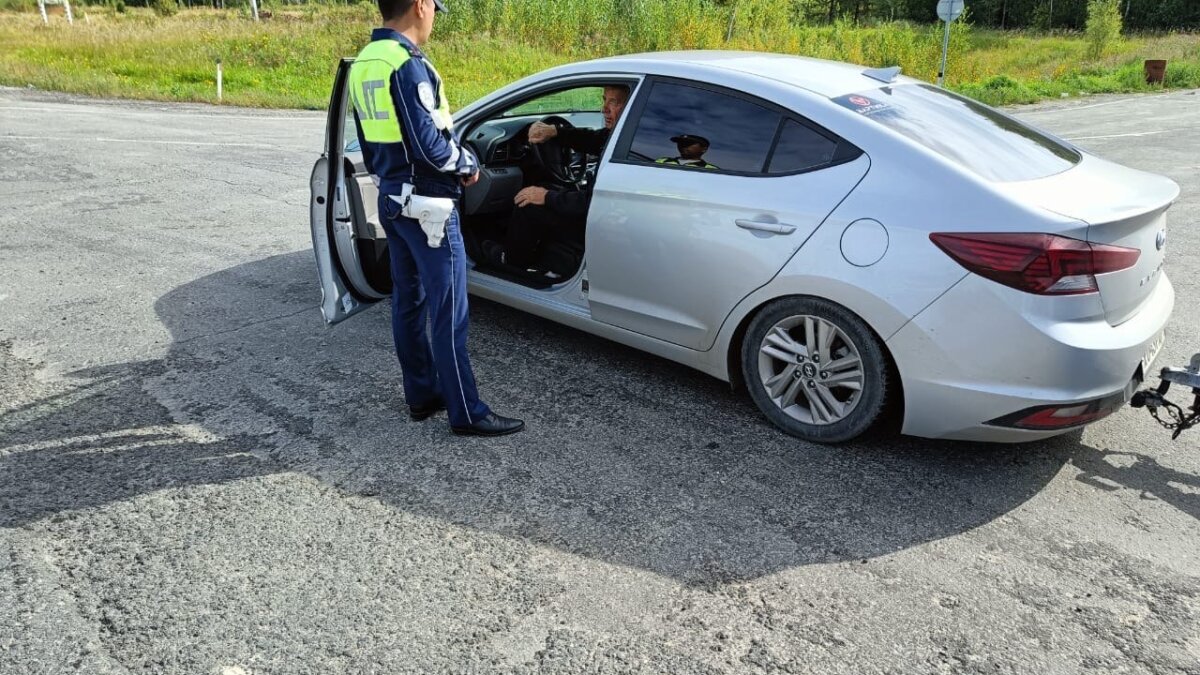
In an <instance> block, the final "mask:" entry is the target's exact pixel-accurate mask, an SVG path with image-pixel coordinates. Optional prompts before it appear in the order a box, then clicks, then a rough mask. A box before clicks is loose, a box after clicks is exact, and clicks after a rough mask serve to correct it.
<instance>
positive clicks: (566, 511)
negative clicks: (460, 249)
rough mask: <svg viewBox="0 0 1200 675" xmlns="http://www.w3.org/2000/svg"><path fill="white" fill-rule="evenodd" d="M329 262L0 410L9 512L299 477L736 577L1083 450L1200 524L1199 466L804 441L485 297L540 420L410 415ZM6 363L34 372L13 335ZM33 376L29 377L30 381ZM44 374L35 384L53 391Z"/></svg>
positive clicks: (163, 315)
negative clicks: (318, 274)
mask: <svg viewBox="0 0 1200 675" xmlns="http://www.w3.org/2000/svg"><path fill="white" fill-rule="evenodd" d="M316 303H317V298H316V295H315V280H314V274H313V265H312V254H311V252H308V251H300V252H297V253H292V254H287V255H282V256H276V257H272V258H268V259H265V260H260V261H255V262H252V263H249V264H246V265H241V266H238V267H235V268H231V269H229V270H225V271H222V272H219V273H216V274H213V275H210V276H206V277H204V278H201V279H198V280H196V281H194V282H191V283H188V284H185V285H183V286H181V287H179V288H177V289H175V290H173V291H171V292H170V293H168V294H167V295H165V296H164V297H162V298H161V299H160V300H159V301H158V303H157V304H156V310H157V312H158V315H159V317H160V319H161V320H162V322H163V323H164V324H165V325H166V327H167V328H168V329H169V330H170V332H171V336H172V344H171V345H170V347H169V349H168V351H167V353H166V355H165V356H164V357H162V358H161V359H155V360H153V361H148V362H138V363H129V364H123V365H119V366H113V367H109V368H105V369H103V370H102V371H89V372H81V373H76V374H74V377H73V379H72V380H69V381H67V382H66V383H59V384H56V385H53V386H50V385H46V387H44V389H45V390H44V391H35V392H33V393H32V394H29V395H27V396H26V397H25V398H26V399H28V400H23V402H22V403H21V404H20V405H18V406H15V407H14V406H9V412H7V413H6V414H5V415H4V416H3V418H0V526H7V527H13V526H20V525H23V524H26V523H29V522H31V521H34V520H40V519H43V518H63V517H70V515H71V514H72V513H75V512H77V511H79V510H81V509H88V508H95V507H102V506H112V505H116V506H117V507H120V505H121V504H123V503H126V502H127V501H128V500H131V499H133V498H135V497H139V496H141V495H146V494H149V493H155V492H158V491H162V490H173V491H174V492H172V493H171V494H172V495H176V496H178V498H183V497H186V496H187V495H188V494H189V491H191V490H193V488H195V487H196V486H203V485H211V484H220V483H227V482H231V481H237V480H243V479H247V478H253V477H257V476H263V475H267V474H277V473H285V472H288V473H303V474H305V475H309V476H313V477H315V478H317V479H318V480H320V481H322V482H324V483H326V484H329V485H333V486H336V487H337V488H339V489H340V490H342V491H345V492H348V493H351V494H358V495H363V496H367V497H369V498H373V499H378V500H380V501H381V502H383V503H385V504H389V505H391V506H392V507H393V508H395V509H398V510H404V511H409V512H413V513H417V514H420V515H423V516H427V517H432V518H437V519H441V520H443V521H446V522H449V523H454V524H456V525H460V526H465V527H470V528H475V529H477V530H480V531H484V532H491V533H497V534H500V535H503V536H508V537H513V538H516V539H520V540H524V541H528V542H532V543H535V544H539V545H547V546H552V547H555V548H558V549H560V550H563V551H568V552H570V553H573V554H576V555H580V556H586V557H588V558H592V559H596V560H601V561H605V562H609V563H614V564H620V565H628V566H632V567H636V568H640V569H647V570H651V571H653V572H656V573H658V574H662V575H664V576H668V577H671V578H674V579H677V580H679V581H681V582H683V583H687V584H696V585H710V584H721V583H726V582H731V581H739V580H745V579H751V578H755V577H759V576H762V575H765V574H770V573H772V572H775V571H779V570H783V569H787V568H790V567H795V566H800V565H807V564H813V563H826V562H836V561H847V560H860V559H866V558H871V557H875V556H880V555H885V554H888V553H892V552H895V551H897V550H901V549H905V548H909V547H912V546H916V545H919V544H922V543H925V542H929V541H932V540H936V539H940V538H944V537H949V536H953V535H955V534H959V533H962V532H965V531H968V530H971V529H973V528H976V527H979V526H981V525H984V524H986V523H988V522H989V521H991V520H993V519H994V518H996V517H998V516H1000V515H1003V514H1005V513H1007V512H1009V511H1011V510H1012V509H1014V508H1016V507H1017V506H1019V505H1020V504H1022V503H1023V502H1025V501H1026V500H1028V499H1029V498H1031V497H1032V496H1034V495H1035V494H1037V493H1038V491H1039V490H1041V489H1042V488H1043V487H1044V486H1045V485H1046V484H1047V483H1048V482H1049V481H1050V480H1051V479H1052V478H1053V477H1054V476H1055V475H1057V474H1058V473H1059V472H1060V471H1061V470H1062V468H1063V466H1064V465H1065V464H1066V463H1067V462H1074V464H1075V465H1077V466H1078V467H1079V468H1080V469H1081V470H1082V471H1083V472H1084V474H1085V476H1086V475H1093V476H1100V477H1103V479H1104V480H1105V481H1107V482H1105V483H1104V484H1105V485H1106V486H1109V487H1111V486H1125V487H1132V488H1134V489H1139V490H1144V491H1146V492H1147V493H1153V494H1155V495H1158V496H1159V497H1161V498H1163V499H1165V500H1168V501H1170V503H1172V504H1174V505H1176V506H1177V507H1178V508H1180V509H1181V510H1183V511H1185V512H1187V513H1189V514H1191V515H1193V516H1195V517H1200V505H1198V504H1197V499H1196V497H1195V495H1194V494H1183V492H1181V491H1179V490H1176V489H1175V488H1174V487H1172V486H1173V485H1183V486H1192V487H1194V486H1196V485H1197V479H1196V477H1194V476H1190V475H1184V474H1180V473H1178V472H1172V471H1170V470H1168V469H1165V468H1164V467H1161V466H1159V465H1157V464H1156V463H1154V462H1153V460H1149V459H1146V458H1143V459H1141V460H1140V461H1139V462H1136V463H1133V464H1131V465H1129V466H1125V467H1124V468H1119V467H1118V468H1114V466H1115V465H1113V464H1111V463H1109V462H1106V461H1105V460H1104V457H1103V454H1102V453H1100V452H1099V451H1097V450H1094V449H1092V448H1090V447H1088V446H1086V445H1084V444H1082V442H1081V440H1080V435H1078V434H1075V435H1069V436H1065V437H1061V438H1059V439H1055V440H1052V441H1047V442H1043V443H1036V444H1030V445H1024V446H1016V447H1014V446H990V445H980V444H967V443H931V442H926V441H921V440H916V439H896V438H891V439H884V440H874V441H868V442H863V443H858V444H855V445H850V446H846V447H825V446H818V445H812V444H806V443H802V442H800V441H797V440H795V439H793V438H791V437H788V436H786V435H784V434H782V433H781V432H779V431H778V430H776V429H775V428H774V427H772V426H771V425H770V424H768V423H767V422H766V421H765V420H764V419H763V417H762V416H761V415H760V414H759V412H758V411H757V410H756V409H755V408H754V406H753V405H752V404H751V403H750V402H749V401H748V400H746V398H745V397H744V396H741V395H736V394H733V393H731V392H730V391H729V389H728V387H727V386H726V385H724V384H723V383H720V382H718V381H716V380H714V379H711V378H709V377H706V376H704V375H701V374H699V373H696V372H694V371H692V370H690V369H688V368H686V367H684V366H680V365H676V364H673V363H670V362H667V361H664V360H662V359H658V358H655V357H651V356H648V355H645V354H642V353H640V352H637V351H635V350H632V349H628V348H625V347H622V346H619V345H616V344H614V343H611V342H608V341H605V340H601V339H599V338H594V337H591V336H588V335H585V334H583V333H580V332H578V331H574V330H571V329H568V328H564V327H561V326H558V325H556V324H553V323H551V322H548V321H544V320H541V319H536V318H533V317H530V316H528V315H525V314H523V313H520V312H517V311H515V310H511V309H508V308H505V307H502V306H499V305H496V304H492V303H487V302H483V301H480V300H474V299H473V300H472V303H473V304H472V327H471V330H472V339H471V349H472V358H473V361H474V363H475V367H476V374H477V376H478V379H479V381H480V383H481V389H482V391H483V393H484V395H485V397H486V398H487V400H488V401H489V402H490V403H491V404H492V405H493V406H494V407H495V408H496V409H497V410H498V411H499V412H501V413H513V414H520V415H523V416H524V417H525V418H526V420H527V421H528V423H529V428H528V430H527V431H526V432H524V433H522V434H518V435H515V436H511V437H506V438H502V439H491V440H480V439H462V438H459V437H455V436H452V435H450V434H449V432H448V430H447V428H446V426H445V418H444V416H442V417H439V418H437V419H435V420H431V421H427V422H424V423H411V422H409V421H408V420H407V417H406V416H405V415H404V414H403V412H402V406H403V402H402V399H401V395H400V387H399V372H398V366H397V365H396V363H395V355H394V352H393V351H392V346H391V339H390V332H389V330H388V312H387V311H386V308H384V307H379V308H374V309H372V310H369V311H368V312H366V313H364V314H363V315H361V316H358V317H354V318H353V319H351V320H350V321H349V322H347V323H345V324H342V325H340V326H337V327H334V328H333V329H326V328H324V327H323V326H322V325H321V321H320V317H319V313H318V310H317V309H316ZM0 357H2V358H3V359H4V362H3V365H4V370H5V372H6V373H10V374H14V375H12V377H10V376H8V375H6V379H14V378H15V379H18V380H22V381H26V380H27V381H29V382H34V380H35V379H36V378H33V377H32V367H31V366H29V365H28V364H23V363H21V362H19V361H17V360H16V359H14V358H13V357H12V356H11V355H10V354H7V353H6V352H5V351H4V350H3V349H0ZM31 386H33V385H31ZM38 386H41V385H38Z"/></svg>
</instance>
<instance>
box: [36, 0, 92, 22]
mask: <svg viewBox="0 0 1200 675" xmlns="http://www.w3.org/2000/svg"><path fill="white" fill-rule="evenodd" d="M47 4H50V5H62V6H63V15H64V16H66V17H67V23H69V24H72V25H74V24H75V17H74V15H72V14H71V0H54V1H53V2H47V0H38V11H39V12H41V13H42V23H44V24H46V25H47V26H49V25H50V16H49V15H48V14H47V13H46V5H47ZM84 17H85V18H86V17H87V14H86V13H85V14H84Z"/></svg>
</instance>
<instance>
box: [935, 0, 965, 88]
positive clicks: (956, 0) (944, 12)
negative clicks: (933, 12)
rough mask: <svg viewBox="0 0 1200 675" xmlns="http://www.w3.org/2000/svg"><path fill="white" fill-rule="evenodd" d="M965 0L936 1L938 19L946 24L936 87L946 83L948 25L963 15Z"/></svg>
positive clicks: (948, 46) (948, 45)
mask: <svg viewBox="0 0 1200 675" xmlns="http://www.w3.org/2000/svg"><path fill="white" fill-rule="evenodd" d="M966 4H967V3H966V0H938V5H937V13H938V18H939V19H941V20H942V21H944V22H945V23H946V35H945V36H944V37H943V38H942V67H941V68H939V69H938V81H937V83H938V86H939V87H940V86H942V83H944V82H945V81H946V53H947V52H949V51H950V24H952V23H954V20H955V19H957V18H958V17H959V15H961V14H962V13H963V9H964V8H965V7H966Z"/></svg>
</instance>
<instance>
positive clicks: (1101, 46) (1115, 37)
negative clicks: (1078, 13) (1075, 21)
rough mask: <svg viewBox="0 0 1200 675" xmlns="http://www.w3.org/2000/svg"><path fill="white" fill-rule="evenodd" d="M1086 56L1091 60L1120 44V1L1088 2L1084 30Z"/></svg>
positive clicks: (1091, 0) (1101, 0)
mask: <svg viewBox="0 0 1200 675" xmlns="http://www.w3.org/2000/svg"><path fill="white" fill-rule="evenodd" d="M1085 33H1086V34H1087V42H1088V56H1090V57H1091V58H1093V59H1096V58H1100V57H1101V56H1104V53H1105V52H1107V51H1109V50H1110V49H1112V48H1113V47H1116V46H1117V45H1118V44H1120V42H1121V8H1120V0H1088V18H1087V27H1086V28H1085Z"/></svg>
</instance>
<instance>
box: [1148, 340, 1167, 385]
mask: <svg viewBox="0 0 1200 675" xmlns="http://www.w3.org/2000/svg"><path fill="white" fill-rule="evenodd" d="M1166 342H1167V334H1166V332H1162V333H1159V334H1158V337H1156V338H1154V340H1153V341H1151V342H1150V345H1149V346H1148V347H1146V354H1145V356H1143V357H1142V376H1143V377H1145V378H1146V379H1150V377H1151V373H1150V368H1152V367H1153V366H1154V361H1155V360H1156V359H1157V358H1158V354H1159V352H1161V351H1162V348H1163V345H1164V344H1166Z"/></svg>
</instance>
